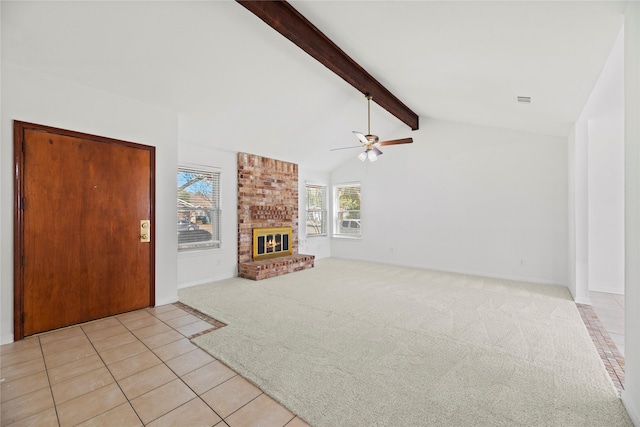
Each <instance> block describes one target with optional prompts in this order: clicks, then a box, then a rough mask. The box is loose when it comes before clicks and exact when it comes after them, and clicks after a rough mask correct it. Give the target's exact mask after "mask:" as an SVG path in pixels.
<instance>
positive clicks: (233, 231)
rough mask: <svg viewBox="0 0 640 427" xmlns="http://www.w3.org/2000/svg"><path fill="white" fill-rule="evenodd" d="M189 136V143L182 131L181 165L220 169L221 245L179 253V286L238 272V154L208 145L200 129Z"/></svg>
mask: <svg viewBox="0 0 640 427" xmlns="http://www.w3.org/2000/svg"><path fill="white" fill-rule="evenodd" d="M189 135H190V136H189V137H188V138H189V142H185V141H184V138H185V137H184V136H183V135H182V132H181V137H180V140H181V141H180V145H179V148H178V164H179V165H180V166H195V167H198V166H201V167H205V168H215V169H217V170H219V171H220V185H221V188H220V194H221V196H222V200H221V201H220V206H221V208H222V222H221V225H220V231H221V235H220V238H221V245H220V246H221V247H220V248H219V249H211V250H206V251H183V252H180V253H178V288H184V287H188V286H194V285H199V284H202V283H208V282H212V281H215V280H222V279H227V278H229V277H235V276H237V275H238V210H237V209H238V196H237V195H238V175H237V153H235V152H231V151H221V150H216V149H213V148H208V147H207V146H206V144H207V140H206V139H207V136H202V139H200V137H197V136H194V135H197V132H196V133H191V132H189ZM208 137H209V138H210V137H211V136H210V135H209V136H208ZM174 187H175V182H174ZM174 222H175V220H174Z"/></svg>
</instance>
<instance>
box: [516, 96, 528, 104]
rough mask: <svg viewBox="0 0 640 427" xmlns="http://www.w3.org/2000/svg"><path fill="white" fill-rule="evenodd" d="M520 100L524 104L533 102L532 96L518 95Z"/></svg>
mask: <svg viewBox="0 0 640 427" xmlns="http://www.w3.org/2000/svg"><path fill="white" fill-rule="evenodd" d="M518 102H520V103H522V104H531V97H530V96H519V97H518Z"/></svg>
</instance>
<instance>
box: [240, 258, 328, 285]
mask: <svg viewBox="0 0 640 427" xmlns="http://www.w3.org/2000/svg"><path fill="white" fill-rule="evenodd" d="M315 258H316V257H315V255H305V254H293V255H289V256H282V257H278V258H271V259H265V260H260V261H250V262H242V263H240V265H239V267H238V276H239V277H243V278H245V279H251V280H262V279H268V278H270V277H277V276H282V275H284V274H289V273H294V272H296V271H300V270H306V269H307V268H313V266H314V262H315Z"/></svg>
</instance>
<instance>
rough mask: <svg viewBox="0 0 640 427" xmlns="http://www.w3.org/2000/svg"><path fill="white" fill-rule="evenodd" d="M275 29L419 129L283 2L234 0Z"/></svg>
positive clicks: (363, 72)
mask: <svg viewBox="0 0 640 427" xmlns="http://www.w3.org/2000/svg"><path fill="white" fill-rule="evenodd" d="M236 1H237V2H238V3H240V4H241V5H242V6H244V7H245V8H247V9H248V10H249V11H251V12H252V13H253V14H255V15H256V16H257V17H258V18H260V19H262V20H263V21H264V22H266V23H267V25H269V26H270V27H272V28H273V29H274V30H276V31H277V32H279V33H280V34H282V35H283V36H285V37H286V38H288V39H289V40H291V41H292V42H293V43H295V44H296V45H297V46H298V47H300V48H301V49H302V50H304V51H305V52H307V53H308V54H309V55H311V56H312V57H314V58H315V59H317V60H318V61H319V62H320V63H321V64H323V65H324V66H325V67H327V68H329V69H330V70H331V71H333V72H334V73H336V74H337V75H338V76H340V77H342V78H343V79H344V80H345V81H346V82H347V83H349V84H350V85H351V86H353V87H354V88H356V89H357V90H359V91H360V92H362V93H363V94H365V95H366V94H371V95H372V96H373V101H374V102H375V103H377V104H378V105H380V106H381V107H382V108H384V109H385V110H387V111H388V112H390V113H391V114H393V115H394V116H395V117H397V118H398V119H400V120H401V121H402V122H403V123H405V124H406V125H407V126H409V127H410V128H411V129H412V130H417V129H418V115H417V114H416V113H414V112H413V111H411V109H409V107H407V106H406V105H405V104H404V103H403V102H402V101H400V100H399V99H398V98H397V97H396V96H395V95H393V94H392V93H391V92H389V90H388V89H387V88H385V87H384V86H383V85H382V84H381V83H380V82H379V81H377V80H376V79H375V78H373V76H371V74H369V73H368V72H367V71H366V70H365V69H364V68H362V67H361V66H360V65H358V63H357V62H355V61H354V60H353V59H351V57H349V55H347V54H346V53H344V52H343V51H342V49H340V48H339V47H338V46H337V45H336V44H335V43H334V42H332V41H331V40H330V39H329V38H328V37H327V36H325V35H324V34H323V33H322V31H320V30H319V29H318V28H316V27H315V26H314V25H313V24H312V23H311V22H309V21H308V20H307V19H306V18H305V17H304V16H302V15H301V14H300V12H298V11H297V10H296V9H294V8H293V6H291V5H290V4H289V3H288V2H286V1H264V0H262V1H260V0H257V1H253V0H250V1H245V0H236Z"/></svg>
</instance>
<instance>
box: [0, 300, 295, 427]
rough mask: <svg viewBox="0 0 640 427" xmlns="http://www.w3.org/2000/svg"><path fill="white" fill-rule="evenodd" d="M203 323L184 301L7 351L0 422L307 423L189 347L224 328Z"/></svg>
mask: <svg viewBox="0 0 640 427" xmlns="http://www.w3.org/2000/svg"><path fill="white" fill-rule="evenodd" d="M202 319H206V316H199V315H198V313H197V312H195V313H194V312H193V311H192V310H189V309H188V308H187V307H185V306H182V305H181V304H179V303H178V304H171V305H165V306H161V307H157V308H149V309H144V310H138V311H134V312H131V313H126V314H122V315H119V316H114V317H109V318H106V319H101V320H97V321H94V322H89V323H85V324H82V325H78V326H73V327H69V328H65V329H60V330H57V331H53V332H50V333H44V334H40V335H38V336H34V337H29V338H27V339H24V340H22V341H18V342H15V343H12V344H7V345H3V346H0V367H1V371H0V379H3V381H2V383H1V385H0V406H1V407H0V414H1V420H0V425H2V426H12V427H17V426H61V427H66V426H76V425H78V426H118V427H124V426H142V425H148V426H196V425H198V426H217V427H226V426H229V427H236V426H255V425H260V426H274V427H283V426H287V427H301V426H307V424H306V423H305V422H304V421H302V420H301V419H300V418H298V417H296V416H295V415H294V414H292V413H291V412H290V411H288V410H287V409H286V408H284V407H282V406H281V405H280V404H278V403H277V402H276V401H274V400H273V399H271V398H270V397H269V396H267V395H266V394H264V393H263V392H262V391H261V390H259V389H258V388H256V387H255V386H254V385H252V384H251V383H249V382H248V381H247V380H246V379H244V378H242V377H241V376H239V375H238V374H237V373H236V372H234V371H232V370H231V369H229V368H228V367H227V366H225V365H224V364H222V363H221V362H220V361H218V360H216V359H214V358H213V357H212V356H211V355H209V354H207V353H206V352H204V351H203V350H201V349H200V348H198V347H197V346H195V345H194V344H192V343H191V342H190V341H189V338H192V337H193V336H195V335H198V334H201V333H205V332H209V331H211V330H213V329H215V328H216V327H217V326H219V325H221V324H220V323H219V322H216V321H215V320H213V319H210V321H209V322H208V321H206V320H202ZM212 323H213V324H212Z"/></svg>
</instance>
